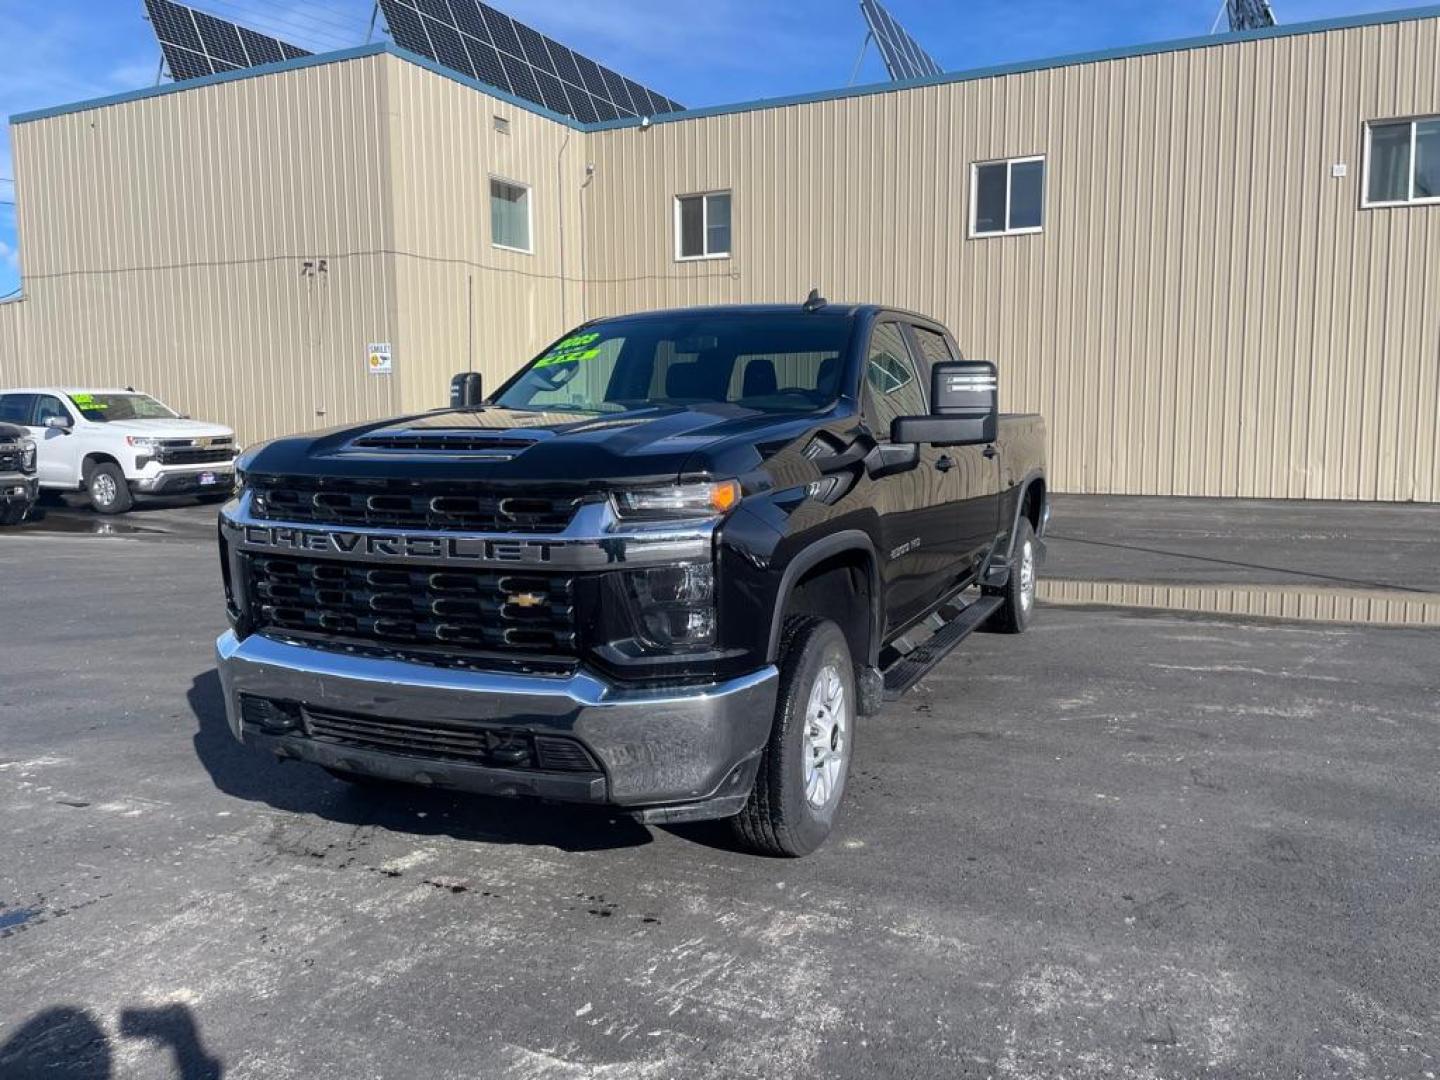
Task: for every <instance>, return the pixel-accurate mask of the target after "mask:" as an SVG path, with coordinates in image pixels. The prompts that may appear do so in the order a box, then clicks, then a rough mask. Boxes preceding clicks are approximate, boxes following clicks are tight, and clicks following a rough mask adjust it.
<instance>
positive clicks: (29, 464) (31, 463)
mask: <svg viewBox="0 0 1440 1080" xmlns="http://www.w3.org/2000/svg"><path fill="white" fill-rule="evenodd" d="M20 471H21V472H22V473H33V472H34V471H35V440H34V439H25V440H24V441H23V442H21V443H20Z"/></svg>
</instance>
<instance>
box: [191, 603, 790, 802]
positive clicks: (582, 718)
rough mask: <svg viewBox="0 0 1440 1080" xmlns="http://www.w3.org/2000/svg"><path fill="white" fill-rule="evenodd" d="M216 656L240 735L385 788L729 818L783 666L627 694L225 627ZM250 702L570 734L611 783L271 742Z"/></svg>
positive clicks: (759, 744) (746, 781)
mask: <svg viewBox="0 0 1440 1080" xmlns="http://www.w3.org/2000/svg"><path fill="white" fill-rule="evenodd" d="M215 648H216V656H217V660H218V663H219V668H220V679H221V683H222V684H223V687H224V692H225V708H226V712H227V715H228V720H229V724H230V730H231V732H232V733H233V734H234V735H235V737H236V738H237V739H239V740H240V741H241V742H244V743H247V744H252V743H253V744H256V745H262V746H266V747H268V748H270V749H272V750H274V751H276V752H277V753H279V754H281V755H282V756H288V757H294V758H300V759H303V760H308V761H314V762H316V763H317V764H321V765H328V766H330V767H332V768H341V769H348V770H350V771H353V772H361V773H367V774H371V775H377V776H382V777H385V778H387V779H393V780H401V781H407V782H414V783H424V784H428V785H433V786H436V787H451V788H456V789H459V790H468V791H477V792H483V793H487V794H501V795H533V796H538V797H544V798H555V799H561V800H568V801H579V802H601V803H610V804H614V805H618V806H623V807H627V808H656V807H672V808H673V807H683V806H684V805H685V804H696V803H702V802H705V801H707V800H708V801H710V802H711V803H718V804H719V805H720V809H721V812H730V813H733V812H737V811H738V810H739V809H740V807H741V806H742V805H743V803H744V798H745V797H746V796H748V794H749V790H750V783H751V781H752V780H753V777H754V772H755V766H756V763H757V762H758V760H759V756H760V752H761V750H762V749H763V748H764V746H765V743H766V741H767V739H768V738H769V735H770V725H771V718H772V717H773V715H774V710H775V696H776V693H777V688H778V684H779V673H778V672H777V670H776V669H775V668H774V667H773V666H770V667H765V668H762V669H761V670H759V671H757V672H754V673H752V674H750V675H746V676H743V677H741V678H738V679H733V680H730V681H728V682H723V683H714V684H709V685H705V686H696V687H684V688H679V689H658V690H657V689H630V688H627V687H623V686H618V685H616V684H613V683H610V682H607V681H605V680H604V679H602V678H600V677H598V676H597V675H595V674H593V673H590V672H587V671H585V670H583V669H582V670H580V671H578V672H576V673H575V674H573V675H569V676H541V675H518V674H505V673H498V672H497V673H488V672H475V671H461V670H450V669H445V668H438V667H430V666H428V665H423V664H414V663H409V662H406V661H402V660H389V659H376V658H371V657H364V656H357V655H353V654H349V653H341V652H330V651H327V650H324V649H315V648H308V647H305V646H302V645H296V644H291V643H288V642H284V641H278V640H275V639H273V638H269V637H266V636H265V635H263V634H251V635H250V636H248V637H246V638H245V639H244V640H240V639H238V638H237V637H236V636H235V634H234V633H233V632H227V633H225V634H223V635H222V636H221V637H220V639H219V640H218V641H217V642H216V643H215ZM241 694H249V695H254V696H256V697H261V698H266V699H269V700H275V701H286V702H294V703H298V704H302V705H306V706H310V707H312V708H316V709H320V708H323V709H327V710H333V711H337V712H343V713H347V714H352V715H359V716H373V717H376V718H377V719H381V718H383V719H385V720H388V721H392V722H393V721H398V722H404V721H405V720H413V721H416V722H425V721H445V722H447V723H451V724H463V725H470V724H473V725H475V726H476V727H477V728H487V727H488V728H503V729H505V730H507V731H523V732H527V733H529V734H537V735H564V736H568V737H570V738H573V739H576V740H578V741H579V742H581V743H582V744H584V746H585V747H586V748H587V749H588V750H589V751H590V752H591V754H592V755H593V756H594V758H595V759H596V760H597V761H598V762H599V763H600V765H601V767H602V769H603V770H604V778H603V780H599V779H591V780H585V779H584V778H583V777H564V776H561V775H560V774H556V773H539V772H536V771H534V770H522V769H503V768H491V767H487V766H478V765H470V764H464V763H453V762H443V761H436V760H433V759H431V758H428V757H412V756H407V755H405V754H403V753H390V752H384V753H377V752H375V751H373V750H357V749H354V748H350V747H347V746H345V745H343V744H337V743H332V742H325V741H321V740H317V739H313V738H310V737H308V736H307V735H306V734H304V733H303V732H297V733H294V734H289V735H281V736H274V735H266V734H264V733H261V732H259V731H257V730H256V729H254V728H251V727H247V726H246V725H245V724H244V723H243V721H242V718H241V711H240V695H241ZM652 816H654V817H657V818H662V819H663V818H664V817H665V816H666V814H665V813H664V812H661V813H658V814H656V815H652ZM674 816H676V817H682V816H684V814H683V811H682V813H680V814H677V815H674ZM693 816H696V817H703V816H719V815H718V814H705V813H697V814H695V815H693Z"/></svg>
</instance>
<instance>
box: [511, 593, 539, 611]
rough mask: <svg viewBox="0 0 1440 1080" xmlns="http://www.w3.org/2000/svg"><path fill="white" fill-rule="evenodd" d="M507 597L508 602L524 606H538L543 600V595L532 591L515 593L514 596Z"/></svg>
mask: <svg viewBox="0 0 1440 1080" xmlns="http://www.w3.org/2000/svg"><path fill="white" fill-rule="evenodd" d="M508 599H509V601H510V603H512V604H514V605H515V606H516V607H526V608H529V607H539V606H540V605H541V604H543V603H544V602H545V597H543V596H541V595H540V594H539V593H533V592H522V593H516V594H515V595H514V596H511V597H509V598H508Z"/></svg>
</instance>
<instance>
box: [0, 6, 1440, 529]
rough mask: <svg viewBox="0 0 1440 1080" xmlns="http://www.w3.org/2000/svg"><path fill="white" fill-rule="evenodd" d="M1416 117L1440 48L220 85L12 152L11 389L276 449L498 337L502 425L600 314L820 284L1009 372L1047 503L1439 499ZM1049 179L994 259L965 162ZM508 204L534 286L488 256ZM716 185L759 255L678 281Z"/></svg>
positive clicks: (1421, 24)
mask: <svg viewBox="0 0 1440 1080" xmlns="http://www.w3.org/2000/svg"><path fill="white" fill-rule="evenodd" d="M1428 113H1440V20H1436V19H1426V20H1421V21H1414V22H1408V23H1399V24H1390V25H1383V26H1369V27H1364V28H1357V29H1348V30H1337V31H1331V32H1326V33H1315V34H1306V35H1299V36H1293V37H1285V38H1276V39H1269V40H1260V41H1249V42H1243V43H1227V44H1223V45H1217V46H1215V47H1214V48H1203V49H1192V50H1188V51H1183V52H1172V53H1160V54H1152V55H1144V56H1135V57H1130V58H1125V59H1115V60H1108V61H1104V62H1098V63H1091V64H1085V65H1077V66H1071V67H1061V68H1049V69H1044V70H1039V71H1031V72H1026V73H1018V74H1012V75H1008V76H1003V77H996V78H990V79H981V80H974V81H969V82H960V83H952V84H947V85H938V86H931V87H925V88H919V89H908V90H902V91H896V92H892V93H882V94H874V95H870V96H865V97H855V98H841V99H833V100H827V101H822V102H816V103H811V104H804V105H793V106H787V107H781V108H770V109H756V110H753V111H748V112H740V113H732V114H729V115H723V116H715V117H705V118H692V119H689V120H684V121H678V122H667V123H659V124H656V125H654V126H653V127H652V128H650V129H649V130H639V129H634V128H631V129H625V130H617V131H610V132H603V133H591V134H586V133H581V132H573V131H571V130H569V129H567V128H565V127H563V126H561V125H558V124H555V123H553V122H551V121H548V120H545V119H543V118H541V117H537V116H535V115H533V114H530V113H528V112H525V111H524V110H521V109H518V108H516V107H514V106H511V105H508V104H505V103H503V102H500V101H498V100H496V99H493V98H490V97H489V96H487V95H485V94H483V93H479V92H477V91H476V90H474V89H473V88H469V87H464V86H460V85H458V84H456V83H455V82H454V81H452V80H449V79H447V78H445V77H443V76H441V75H438V74H436V73H434V72H430V71H426V70H423V69H421V68H419V67H417V66H415V65H413V64H411V63H408V62H406V61H404V60H403V59H400V58H397V57H394V56H388V55H379V56H371V57H366V58H360V59H350V60H345V61H343V62H336V63H329V64H323V65H320V66H315V67H309V68H304V69H300V70H294V71H286V72H281V73H274V74H269V75H265V76H261V77H253V78H246V79H242V80H239V81H235V82H227V83H224V84H219V85H213V86H205V87H195V88H190V89H187V90H185V91H183V92H177V93H170V94H165V95H163V96H159V97H153V98H147V99H142V100H136V101H129V102H125V103H122V104H113V105H109V106H106V107H103V108H96V109H91V110H87V111H82V112H77V113H70V114H66V115H60V116H55V117H49V118H45V119H39V120H35V121H33V122H29V123H25V124H22V125H20V126H18V127H16V128H15V129H14V132H13V134H14V140H15V147H16V168H17V177H16V178H17V180H18V181H19V198H18V202H19V214H20V229H21V238H22V256H23V258H24V269H25V271H26V274H25V299H24V301H22V302H18V303H10V304H0V384H9V385H14V384H17V383H26V382H39V383H56V382H105V383H116V382H119V383H128V384H133V385H137V386H144V387H145V388H146V389H148V390H150V391H152V392H154V393H156V394H159V395H160V396H162V397H164V398H166V399H168V400H170V401H171V402H172V403H173V404H175V405H177V406H179V407H181V408H183V409H185V410H186V411H189V412H192V413H195V414H196V415H203V416H212V417H215V418H217V419H221V420H224V421H227V422H230V423H232V424H234V425H235V426H236V427H237V428H238V429H239V431H240V432H241V435H242V437H243V438H246V439H256V438H263V437H267V436H271V435H275V434H279V433H282V432H285V431H292V430H301V429H307V428H313V427H316V426H319V425H322V424H329V423H335V422H343V421H347V420H352V419H361V418H368V417H378V416H384V415H387V414H391V413H394V412H398V411H401V410H402V409H420V408H427V407H430V406H434V405H439V404H442V403H443V402H444V401H445V400H446V387H447V385H448V380H449V376H450V375H451V374H452V373H454V372H455V371H459V370H464V369H465V368H466V367H467V366H468V364H469V363H470V362H471V357H472V344H471V343H472V341H473V361H474V363H475V365H476V367H477V368H478V369H479V370H480V371H481V372H482V373H483V374H484V375H485V380H486V385H487V386H488V387H490V388H492V389H493V388H494V387H495V385H496V384H497V382H498V380H500V379H502V378H504V377H505V376H507V375H508V374H509V373H511V372H512V371H513V370H514V369H515V368H516V367H517V366H518V365H519V364H521V363H522V362H523V361H524V360H526V359H527V358H528V357H529V356H531V355H532V354H534V353H535V352H536V351H537V350H538V349H539V348H541V347H542V346H543V345H544V344H545V343H546V342H547V341H549V340H550V339H552V338H554V337H556V336H557V335H559V334H560V333H561V332H562V331H564V330H565V329H566V328H567V327H568V326H570V325H573V324H575V323H577V322H579V321H581V320H582V319H583V318H585V317H586V316H589V315H596V314H606V313H614V312H623V311H629V310H636V309H645V308H655V307H664V306H672V305H678V304H697V303H714V302H730V301H745V300H777V299H778V300H796V301H798V300H799V299H800V298H802V297H803V296H804V295H805V292H806V291H807V290H808V289H809V288H810V287H811V286H812V285H819V286H821V287H822V288H823V289H824V290H825V292H826V293H827V294H828V295H829V296H831V297H832V298H834V299H836V300H840V299H856V300H876V301H883V302H888V303H894V304H897V305H900V306H904V307H910V308H914V309H917V310H920V311H923V312H926V313H928V314H932V315H934V316H936V317H938V318H940V319H942V320H944V321H945V322H946V323H948V324H949V325H951V326H952V327H953V328H954V329H955V330H956V332H957V334H958V335H959V337H960V339H961V342H962V344H963V345H964V346H965V348H966V350H967V352H968V353H969V354H970V355H972V356H981V357H990V358H994V359H996V360H998V361H999V362H1000V364H1001V365H1002V368H1003V370H1004V374H1005V383H1004V387H1005V394H1006V400H1005V407H1006V408H1007V409H1010V410H1015V411H1036V412H1041V413H1043V414H1045V416H1046V417H1047V419H1048V421H1049V424H1050V432H1051V439H1052V447H1051V455H1052V470H1053V473H1052V474H1053V479H1054V481H1055V483H1056V486H1057V487H1058V488H1059V489H1062V490H1070V491H1091V492H1113V493H1136V494H1144V493H1150V494H1194V495H1247V496H1273V497H1307V498H1347V499H1357V498H1360V499H1386V500H1392V499H1420V500H1429V501H1440V442H1437V428H1440V385H1437V373H1440V304H1437V302H1436V297H1437V295H1440V268H1437V266H1436V263H1437V261H1440V260H1437V257H1436V255H1437V252H1440V207H1430V208H1404V209H1393V210H1373V211H1365V210H1361V209H1359V196H1360V190H1359V189H1360V184H1361V165H1362V131H1363V128H1362V125H1363V122H1364V121H1365V120H1369V119H1376V118H1385V117H1392V116H1407V115H1414V114H1428ZM497 114H498V115H502V116H505V117H507V118H508V119H509V120H510V134H508V135H501V134H499V133H497V132H496V131H495V130H494V126H493V117H494V116H495V115H497ZM1033 153H1044V154H1045V155H1046V156H1047V161H1048V166H1047V177H1046V181H1047V205H1046V214H1047V223H1046V228H1045V231H1044V232H1043V233H1041V234H1039V235H1034V236H1019V237H1008V238H995V239H984V240H971V239H968V238H967V231H968V208H969V193H970V169H971V165H972V164H973V163H974V162H976V161H985V160H991V159H995V158H1001V157H1011V156H1019V155H1026V154H1033ZM1338 161H1343V162H1346V163H1347V164H1348V165H1349V167H1350V175H1349V177H1348V178H1347V179H1345V180H1334V179H1332V178H1331V176H1330V167H1331V165H1332V164H1334V163H1335V162H1338ZM587 162H594V163H595V166H596V171H595V175H594V176H593V177H591V178H588V179H587V176H586V169H585V166H586V163H587ZM492 174H493V175H498V176H502V177H504V178H506V179H509V180H511V181H518V182H521V183H525V184H527V185H530V186H531V187H532V192H531V199H532V208H533V220H534V240H535V245H536V250H535V254H534V255H533V256H527V255H520V254H515V253H511V252H505V251H502V250H499V249H496V248H494V247H492V246H491V243H490V226H489V193H488V181H489V177H490V176H491V175H492ZM715 189H730V190H732V191H733V192H734V235H735V255H734V257H733V258H732V259H729V260H723V261H708V262H697V263H680V262H676V261H675V259H674V242H675V241H674V235H673V228H674V216H673V201H672V200H673V197H674V196H675V195H676V194H680V193H689V192H698V191H707V190H715ZM562 224H563V226H564V228H563V235H562ZM307 258H309V259H314V258H323V259H325V260H326V261H327V265H328V269H327V271H326V272H325V273H324V274H323V275H317V276H308V277H307V276H303V275H302V272H301V264H302V263H303V261H305V260H306V259H307ZM472 301H473V308H472ZM372 341H389V342H391V343H392V344H393V345H394V346H395V364H396V374H395V375H393V376H390V377H388V378H387V377H379V378H377V377H372V376H368V375H366V374H365V373H364V359H365V345H366V344H367V343H368V342H372ZM322 414H323V415H322Z"/></svg>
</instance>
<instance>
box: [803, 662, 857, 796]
mask: <svg viewBox="0 0 1440 1080" xmlns="http://www.w3.org/2000/svg"><path fill="white" fill-rule="evenodd" d="M849 738H850V704H849V702H847V701H846V700H845V682H844V680H843V679H841V678H840V672H839V671H838V670H837V669H836V668H835V666H834V665H833V664H827V665H826V666H825V667H823V668H821V669H820V672H819V674H818V675H816V676H815V685H814V686H812V687H811V688H810V703H809V704H808V705H807V706H806V708H805V798H806V800H807V801H808V802H809V803H810V805H811V806H813V807H814V808H815V809H816V810H822V809H824V808H825V807H826V806H827V805H829V803H830V800H831V799H833V798H834V797H835V791H836V788H838V787H839V784H840V770H841V768H842V767H843V766H844V764H845V753H846V750H847V749H848V748H847V746H846V740H847V739H849Z"/></svg>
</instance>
